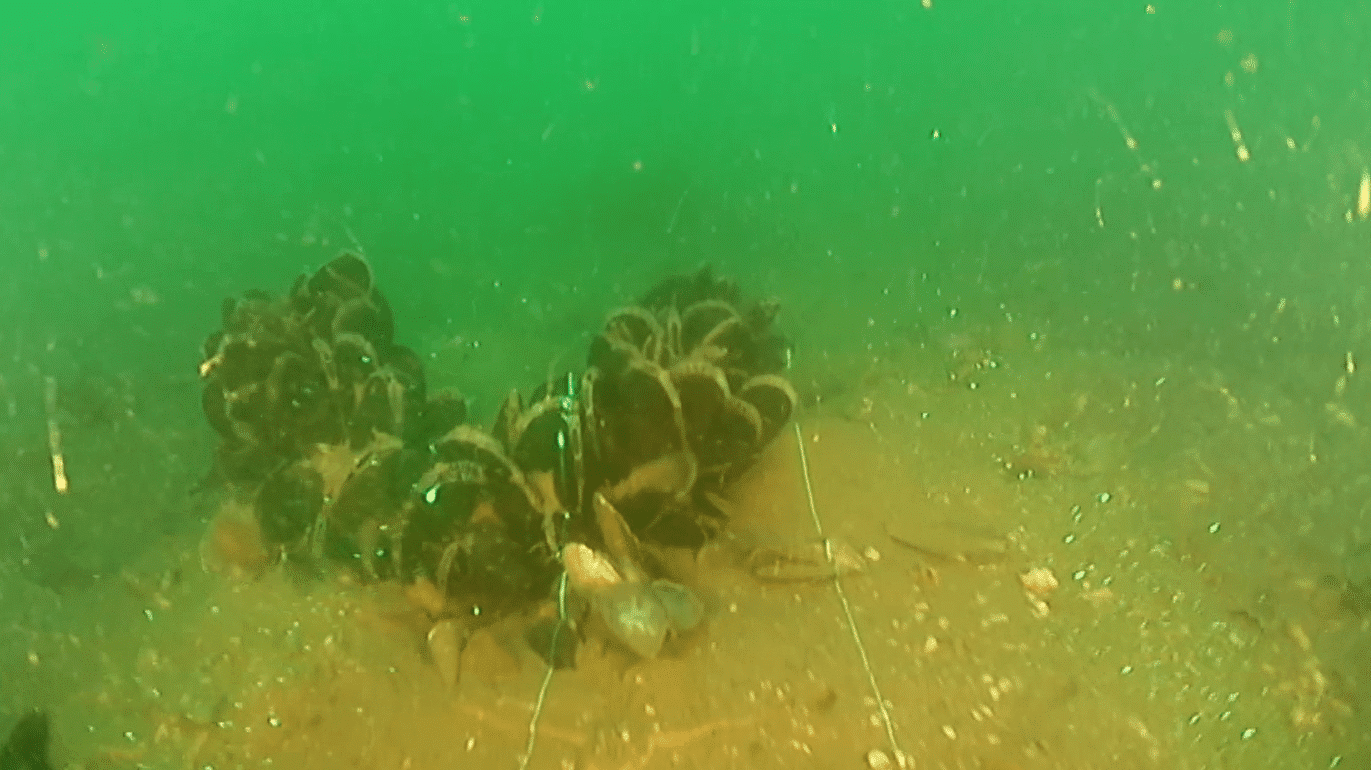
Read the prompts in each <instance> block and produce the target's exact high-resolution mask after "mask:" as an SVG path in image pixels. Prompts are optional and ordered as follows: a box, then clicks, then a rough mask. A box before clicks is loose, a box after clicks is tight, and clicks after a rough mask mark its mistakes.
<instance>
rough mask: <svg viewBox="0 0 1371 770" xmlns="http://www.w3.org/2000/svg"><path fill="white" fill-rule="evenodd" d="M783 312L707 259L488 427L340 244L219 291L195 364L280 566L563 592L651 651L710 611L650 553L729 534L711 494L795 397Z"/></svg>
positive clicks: (472, 602)
mask: <svg viewBox="0 0 1371 770" xmlns="http://www.w3.org/2000/svg"><path fill="white" fill-rule="evenodd" d="M776 311H777V306H776V304H775V303H774V302H754V303H751V304H743V302H742V300H741V298H740V295H739V291H738V288H737V286H736V285H735V284H733V283H732V282H729V281H725V280H721V279H719V278H716V277H715V276H714V275H713V274H712V273H710V272H709V271H707V270H702V271H700V272H698V273H695V274H693V275H689V276H682V277H676V278H671V279H668V280H666V281H664V282H662V283H661V284H659V285H658V286H657V287H655V288H653V289H652V290H651V291H649V292H648V293H647V294H646V295H644V296H643V297H642V298H641V300H640V301H638V302H637V303H635V304H633V305H631V306H629V307H626V308H622V309H620V310H617V311H615V312H614V313H612V314H611V315H610V316H609V319H608V320H607V322H606V323H605V326H604V329H603V330H602V331H601V332H600V333H599V334H598V335H597V336H596V337H595V338H594V340H593V342H592V344H591V346H590V351H589V356H588V364H587V367H586V368H585V370H584V371H583V372H580V373H570V374H566V375H564V376H562V377H559V378H557V379H555V380H553V381H550V382H546V383H543V384H542V385H541V386H539V387H538V388H537V389H536V390H534V391H533V392H532V393H531V395H530V397H529V398H528V399H527V400H525V399H524V398H523V396H522V395H521V394H520V393H519V392H518V391H514V392H511V393H510V395H509V397H508V398H507V399H506V400H505V401H504V403H503V404H502V405H501V407H500V410H499V413H498V415H497V417H496V419H495V423H494V425H493V426H492V428H491V429H490V430H483V429H482V428H479V427H476V426H474V425H471V424H469V423H468V422H467V415H466V404H465V402H464V401H463V399H462V398H461V397H460V396H459V395H457V394H456V393H454V392H450V391H443V392H438V393H434V394H430V393H428V391H427V387H426V384H425V377H424V371H423V367H422V364H421V361H420V359H419V358H418V357H417V356H416V355H415V354H414V353H413V352H412V351H411V350H409V349H408V348H405V347H404V346H402V345H399V344H397V343H396V342H395V340H394V319H393V317H392V313H391V308H390V305H389V303H387V301H386V299H385V297H384V296H383V295H382V294H381V292H380V291H379V290H378V289H377V287H376V282H375V277H374V275H373V273H372V270H371V268H370V266H369V265H368V264H367V262H366V261H365V260H364V259H363V258H361V257H360V256H357V255H354V254H343V255H342V256H339V257H338V258H336V259H334V260H333V261H331V262H329V263H328V264H327V265H325V266H323V267H322V268H320V269H319V270H318V271H317V272H315V273H314V274H313V275H308V276H301V277H300V278H299V279H298V280H297V281H296V282H295V284H294V286H293V287H292V289H291V290H290V292H289V293H288V294H287V295H286V296H285V297H284V298H278V297H273V296H270V295H267V294H264V293H260V292H253V293H249V294H247V295H245V296H244V297H242V298H240V299H232V300H228V301H226V302H225V303H224V307H223V314H222V315H223V317H222V324H223V327H222V329H220V330H219V331H217V332H215V333H214V334H212V335H211V336H210V337H209V339H208V340H207V341H206V343H205V346H204V361H203V363H202V364H201V365H200V374H201V377H202V379H203V380H204V397H203V406H204V410H205V414H206V416H207V417H208V419H209V422H210V424H211V425H212V426H213V427H214V429H215V430H216V432H217V433H218V435H219V437H220V445H219V447H218V453H217V458H216V466H217V469H218V471H219V473H220V475H221V476H223V477H224V478H225V479H226V480H227V481H228V482H229V485H230V487H231V488H232V489H233V490H234V491H235V493H236V494H238V495H239V496H240V497H243V498H246V499H247V500H249V501H250V502H251V505H252V509H253V511H254V514H255V516H256V519H257V524H258V527H259V529H260V532H261V535H262V539H263V541H264V542H265V543H266V544H267V545H268V546H269V547H270V548H271V549H273V551H274V552H275V553H277V554H279V555H280V556H281V557H282V558H283V559H285V560H290V561H294V562H298V563H306V564H315V565H317V564H322V563H324V562H326V561H329V560H332V561H335V562H343V563H346V564H348V565H350V568H351V569H353V570H355V571H356V572H357V574H358V575H360V576H361V577H362V578H364V579H390V580H398V581H400V582H402V583H406V584H410V585H423V586H426V587H427V588H428V589H429V591H430V592H432V593H436V595H437V596H438V597H440V599H441V601H442V602H443V604H444V606H448V607H450V608H452V609H451V611H452V612H454V613H457V612H463V611H465V612H468V613H469V612H470V610H471V608H474V607H481V608H489V609H498V608H501V607H504V608H518V607H520V606H527V605H528V604H529V603H530V601H532V600H536V599H539V598H541V597H546V596H548V595H549V593H550V592H553V591H554V586H555V585H560V586H561V587H562V588H568V587H569V590H570V592H571V593H573V594H574V595H575V596H576V597H577V598H578V599H580V600H581V601H580V602H579V604H578V606H579V607H580V608H581V611H582V612H584V613H593V614H595V615H596V616H597V617H599V618H600V619H602V620H603V621H604V623H605V625H607V626H608V628H609V629H610V631H611V632H612V633H613V635H614V636H615V637H616V638H618V639H619V640H620V641H621V642H623V643H624V644H625V645H627V646H628V647H629V648H631V649H632V650H634V651H636V652H638V653H639V654H641V655H644V656H649V657H650V656H652V655H655V654H656V652H657V650H658V649H659V648H660V646H661V644H662V641H663V639H664V638H665V636H666V635H667V634H668V633H670V632H673V631H674V632H684V631H686V630H689V629H690V628H692V627H693V626H695V625H697V624H698V623H699V622H700V619H701V617H702V605H701V603H700V600H699V599H698V597H696V596H695V595H694V593H693V592H692V590H691V589H690V588H688V587H686V586H684V585H681V584H679V583H676V582H672V581H671V580H669V579H667V578H668V576H667V575H666V574H665V571H664V569H663V568H662V564H661V560H660V558H659V554H660V553H661V552H662V551H663V549H669V548H684V549H698V548H699V547H700V546H702V545H703V544H704V543H706V542H707V541H708V540H709V539H710V538H711V537H712V536H713V535H714V534H716V533H717V532H718V531H719V530H720V528H721V527H722V526H723V525H724V523H725V514H724V513H723V512H722V511H721V510H720V509H719V507H718V506H717V505H715V501H717V500H718V499H719V498H718V497H717V493H718V492H719V491H721V490H722V489H723V487H724V486H725V485H726V484H727V483H728V482H729V481H730V480H731V479H734V478H736V477H737V475H738V474H739V473H741V472H742V471H743V470H744V469H746V468H747V467H748V466H749V465H750V464H751V463H752V462H753V461H754V460H755V458H756V457H757V456H758V454H759V453H760V452H761V450H762V449H763V448H764V447H765V446H766V445H767V443H768V442H770V441H771V440H772V439H773V438H774V437H775V436H776V434H777V433H778V432H779V431H780V430H781V428H782V427H783V426H784V425H785V423H786V422H787V421H788V420H789V419H790V416H791V413H792V411H793V410H794V408H795V406H796V403H797V398H796V396H795V392H794V390H793V389H792V388H791V386H790V385H789V383H788V382H787V381H786V380H785V378H784V377H783V376H782V374H781V373H782V372H783V371H784V370H785V368H786V366H787V363H788V346H787V344H786V342H785V340H784V339H783V338H782V337H780V336H779V335H778V334H777V333H776V332H775V331H774V330H773V328H772V326H773V321H774V319H775V316H776ZM563 575H565V581H559V580H558V578H559V576H563ZM562 604H563V606H565V602H563V603H562ZM462 608H465V610H464V609H462ZM487 614H489V613H487Z"/></svg>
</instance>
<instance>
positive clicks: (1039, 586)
mask: <svg viewBox="0 0 1371 770" xmlns="http://www.w3.org/2000/svg"><path fill="white" fill-rule="evenodd" d="M1019 582H1020V583H1022V584H1023V587H1024V590H1026V591H1028V592H1029V593H1030V594H1033V595H1034V596H1046V595H1047V594H1050V593H1052V592H1053V591H1055V590H1057V585H1058V584H1057V576H1056V575H1055V574H1053V572H1052V570H1051V569H1049V568H1047V567H1034V568H1033V569H1031V570H1029V571H1027V572H1025V573H1023V574H1021V575H1019Z"/></svg>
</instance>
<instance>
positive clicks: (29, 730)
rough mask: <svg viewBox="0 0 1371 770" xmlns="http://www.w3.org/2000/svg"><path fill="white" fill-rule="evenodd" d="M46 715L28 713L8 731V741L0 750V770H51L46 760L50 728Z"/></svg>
mask: <svg viewBox="0 0 1371 770" xmlns="http://www.w3.org/2000/svg"><path fill="white" fill-rule="evenodd" d="M48 722H49V720H48V715H47V713H46V712H42V711H37V710H35V711H30V712H29V713H28V714H25V715H24V718H23V719H20V720H19V724H17V725H15V726H14V729H13V730H11V731H10V737H9V740H7V741H5V746H4V748H0V770H52V762H51V761H50V760H49V759H48V742H49V740H50V739H51V727H50V725H49V724H48Z"/></svg>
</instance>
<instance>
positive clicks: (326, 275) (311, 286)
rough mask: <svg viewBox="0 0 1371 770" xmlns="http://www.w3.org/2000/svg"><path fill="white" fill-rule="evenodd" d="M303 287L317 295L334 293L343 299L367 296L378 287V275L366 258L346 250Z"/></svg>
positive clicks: (312, 294)
mask: <svg viewBox="0 0 1371 770" xmlns="http://www.w3.org/2000/svg"><path fill="white" fill-rule="evenodd" d="M302 288H303V289H304V290H305V291H306V292H308V294H309V295H311V296H315V297H317V296H319V295H321V294H332V295H335V296H337V297H340V298H343V299H352V298H355V297H365V296H368V295H370V294H371V292H372V290H373V289H375V288H376V276H375V275H374V274H373V273H372V271H371V265H369V264H367V261H366V260H365V259H363V258H362V257H361V256H359V255H357V254H352V253H350V252H344V253H342V254H339V255H338V256H337V257H334V258H333V259H332V260H331V261H329V262H328V264H325V265H324V266H323V267H321V268H319V269H318V270H316V271H315V272H314V275H312V276H310V277H309V279H308V280H307V281H305V283H304V285H303V287H302Z"/></svg>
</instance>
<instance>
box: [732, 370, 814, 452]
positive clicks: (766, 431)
mask: <svg viewBox="0 0 1371 770" xmlns="http://www.w3.org/2000/svg"><path fill="white" fill-rule="evenodd" d="M738 397H739V398H740V399H742V400H743V401H746V402H747V403H749V404H751V405H752V406H753V407H754V408H756V410H757V415H758V416H759V418H760V419H761V425H762V432H761V436H760V438H759V443H761V444H766V443H768V442H770V441H771V439H773V438H775V437H776V434H777V433H780V431H781V429H782V428H784V427H785V424H786V423H787V422H790V418H791V416H792V415H794V414H795V407H796V406H798V405H799V403H800V397H799V395H797V394H796V393H795V388H794V387H792V386H791V384H790V382H789V381H788V380H786V379H785V378H784V377H780V376H778V375H775V374H761V375H758V376H756V377H753V378H752V379H750V380H748V381H747V383H745V384H744V385H743V387H742V390H741V391H739V393H738Z"/></svg>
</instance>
